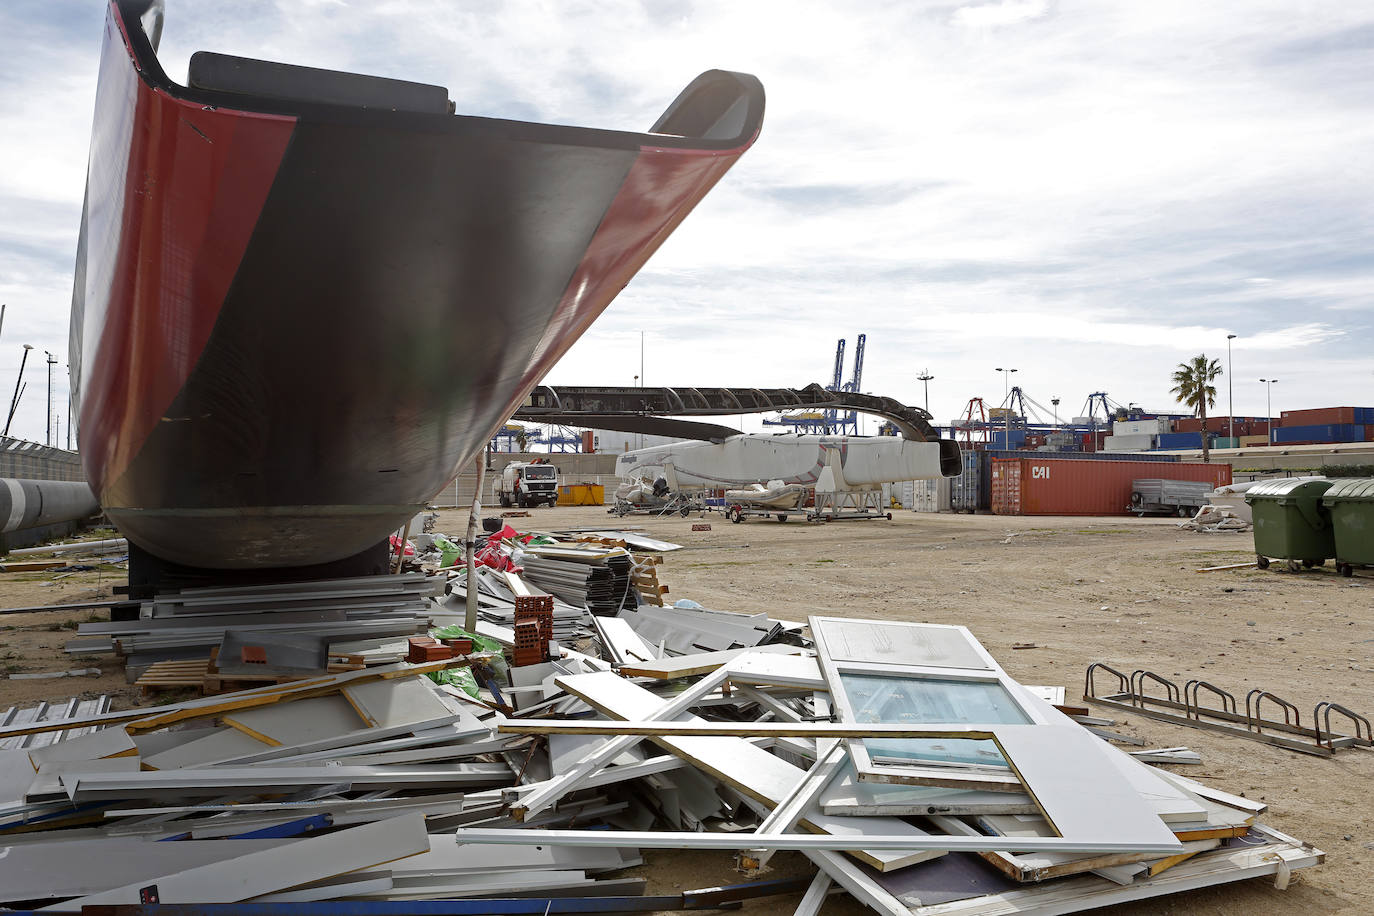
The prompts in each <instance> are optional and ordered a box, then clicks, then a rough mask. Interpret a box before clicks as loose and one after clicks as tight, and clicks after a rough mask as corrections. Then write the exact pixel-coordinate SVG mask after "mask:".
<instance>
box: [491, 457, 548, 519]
mask: <svg viewBox="0 0 1374 916" xmlns="http://www.w3.org/2000/svg"><path fill="white" fill-rule="evenodd" d="M492 490H493V495H494V496H495V497H496V501H497V502H498V503H500V504H501V506H502V508H507V509H508V508H510V507H511V506H519V507H520V508H522V509H523V508H525V507H526V506H538V505H540V504H543V505H548V506H552V505H555V504H557V502H558V468H556V467H554V466H553V465H552V464H549V461H548V459H547V458H536V459H535V460H534V461H528V462H526V461H512V462H511V463H510V464H508V465H506V466H505V467H504V468H502V469H501V474H500V476H498V477H497V478H496V479H495V480H494V481H492Z"/></svg>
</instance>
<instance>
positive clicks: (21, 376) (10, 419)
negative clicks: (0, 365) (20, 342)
mask: <svg viewBox="0 0 1374 916" xmlns="http://www.w3.org/2000/svg"><path fill="white" fill-rule="evenodd" d="M32 349H33V347H32V346H31V345H29V344H24V358H23V359H21V360H20V361H19V377H18V378H16V379H15V380H14V397H12V398H10V415H9V416H8V417H6V418H5V431H4V432H3V433H0V435H5V436H8V435H9V434H10V424H11V423H13V422H14V411H15V408H17V407H18V406H19V395H20V393H21V392H20V388H19V383H20V382H22V381H23V380H24V366H25V365H27V364H28V361H29V351H30V350H32Z"/></svg>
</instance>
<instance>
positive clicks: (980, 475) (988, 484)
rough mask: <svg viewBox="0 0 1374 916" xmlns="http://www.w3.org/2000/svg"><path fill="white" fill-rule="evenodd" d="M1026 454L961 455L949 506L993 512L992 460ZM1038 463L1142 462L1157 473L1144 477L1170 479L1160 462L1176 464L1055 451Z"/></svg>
mask: <svg viewBox="0 0 1374 916" xmlns="http://www.w3.org/2000/svg"><path fill="white" fill-rule="evenodd" d="M1024 456H1026V453H1025V452H1006V451H965V452H964V453H963V461H964V471H963V473H962V474H960V475H959V476H958V477H954V478H951V479H950V506H951V508H953V509H954V511H955V512H987V511H989V510H991V509H992V461H993V459H995V458H1020V457H1024ZM1035 460H1037V461H1049V462H1054V463H1056V464H1057V463H1063V462H1075V463H1083V462H1112V463H1118V462H1133V463H1134V462H1142V463H1147V464H1152V465H1153V466H1154V467H1155V468H1156V469H1157V470H1159V473H1155V474H1144V475H1138V476H1144V477H1169V476H1171V475H1170V473H1168V472H1166V471H1163V470H1162V469H1160V468H1159V465H1160V464H1161V463H1166V464H1168V465H1169V466H1170V467H1169V471H1172V469H1173V465H1175V464H1177V463H1178V458H1177V456H1175V455H1119V454H1113V453H1111V452H1055V453H1052V454H1043V455H1041V456H1039V457H1037V458H1036V459H1035Z"/></svg>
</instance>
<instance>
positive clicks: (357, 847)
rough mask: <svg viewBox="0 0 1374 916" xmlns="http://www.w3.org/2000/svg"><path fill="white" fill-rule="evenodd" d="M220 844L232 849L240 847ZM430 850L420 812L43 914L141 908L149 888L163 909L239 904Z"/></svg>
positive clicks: (146, 881) (179, 874)
mask: <svg viewBox="0 0 1374 916" xmlns="http://www.w3.org/2000/svg"><path fill="white" fill-rule="evenodd" d="M219 842H223V843H229V844H232V843H234V842H237V841H234V840H221V841H219ZM428 849H429V836H428V834H426V833H425V818H424V815H423V814H420V813H418V812H416V813H413V814H405V815H402V816H400V817H393V818H390V819H388V820H384V821H377V822H375V823H371V824H364V825H362V826H360V827H350V828H349V829H347V830H340V831H338V832H336V833H329V834H325V835H323V836H318V837H311V838H309V839H305V840H298V841H296V842H293V843H288V844H286V845H285V846H279V847H276V848H274V849H269V850H265V851H262V852H253V853H248V854H247V855H242V856H238V857H235V858H231V859H221V860H220V861H218V862H214V863H211V864H209V865H202V866H199V867H197V868H191V869H187V870H185V871H178V872H174V873H171V874H167V875H160V876H158V877H156V878H154V879H151V880H149V879H142V880H139V881H136V882H134V883H132V884H126V885H124V886H122V887H118V888H114V889H113V890H108V891H104V892H102V893H99V894H92V895H89V896H86V897H75V898H73V899H71V900H66V901H63V902H61V903H56V904H53V905H52V906H48V907H44V908H43V909H44V910H45V911H56V912H68V913H76V912H80V911H81V908H82V907H85V906H94V905H97V904H137V903H141V902H142V899H143V898H144V897H145V896H146V895H147V894H148V893H149V889H150V888H151V889H152V890H151V892H152V893H153V894H155V895H156V898H157V900H158V901H159V902H160V903H237V902H239V901H241V900H248V899H250V898H252V897H257V896H259V895H261V894H269V893H272V892H274V891H280V890H285V889H287V888H291V887H299V886H300V885H303V884H309V883H311V882H314V881H323V880H325V879H326V878H332V877H334V876H335V875H342V874H346V873H348V872H353V871H359V870H361V869H364V868H373V867H375V866H378V865H381V864H383V863H385V862H392V861H395V860H397V859H403V858H405V857H407V856H413V855H416V854H418V853H422V852H425V851H427V850H428ZM228 851H231V850H226V852H228Z"/></svg>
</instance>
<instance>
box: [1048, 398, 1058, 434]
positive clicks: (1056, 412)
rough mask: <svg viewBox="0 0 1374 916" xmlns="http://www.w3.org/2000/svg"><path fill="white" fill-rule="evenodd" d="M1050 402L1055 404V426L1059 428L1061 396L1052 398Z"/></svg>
mask: <svg viewBox="0 0 1374 916" xmlns="http://www.w3.org/2000/svg"><path fill="white" fill-rule="evenodd" d="M1050 403H1051V404H1052V405H1054V426H1055V428H1056V429H1058V428H1059V398H1050Z"/></svg>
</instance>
